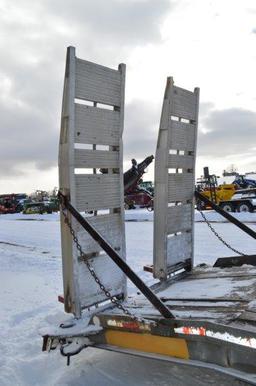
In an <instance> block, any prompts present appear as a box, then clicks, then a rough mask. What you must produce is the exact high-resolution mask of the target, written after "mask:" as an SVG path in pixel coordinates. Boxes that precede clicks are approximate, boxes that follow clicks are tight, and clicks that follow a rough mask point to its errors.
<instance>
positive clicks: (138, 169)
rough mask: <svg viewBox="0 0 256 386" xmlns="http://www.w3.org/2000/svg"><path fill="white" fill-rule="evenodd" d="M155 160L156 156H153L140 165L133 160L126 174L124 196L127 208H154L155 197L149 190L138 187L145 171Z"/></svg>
mask: <svg viewBox="0 0 256 386" xmlns="http://www.w3.org/2000/svg"><path fill="white" fill-rule="evenodd" d="M153 159H154V156H153V155H151V156H149V157H147V158H145V159H144V161H142V162H141V163H139V164H138V163H137V161H136V160H135V159H132V167H131V168H130V169H129V170H127V172H125V173H124V196H125V204H126V207H127V208H129V209H131V208H134V206H135V205H139V206H140V207H142V208H144V207H148V208H153V195H152V194H151V193H150V192H149V191H148V190H146V189H144V188H140V187H138V185H139V182H140V180H141V177H142V176H143V174H144V173H145V169H146V168H147V167H148V165H149V164H151V162H152V161H153Z"/></svg>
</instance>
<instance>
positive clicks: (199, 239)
mask: <svg viewBox="0 0 256 386" xmlns="http://www.w3.org/2000/svg"><path fill="white" fill-rule="evenodd" d="M207 216H208V218H209V220H211V221H213V223H212V224H213V226H214V228H215V229H216V230H217V231H218V232H219V233H220V234H221V236H223V237H224V239H225V240H226V241H228V242H229V243H231V245H232V246H233V247H234V248H236V249H238V250H241V252H244V253H248V254H255V250H256V241H255V240H253V239H252V238H250V237H249V236H247V235H246V234H244V233H242V232H241V231H240V230H239V229H237V228H236V227H235V226H234V225H232V224H229V223H227V222H225V221H223V219H222V218H221V216H219V215H216V214H215V213H213V212H208V213H207ZM236 216H238V217H239V218H240V219H242V221H244V222H248V223H249V224H248V225H249V226H250V227H252V228H253V229H255V230H256V213H248V214H244V213H241V214H239V213H238V214H236ZM58 219H59V218H58V214H52V215H46V214H45V215H32V216H28V215H22V214H18V215H0V265H1V271H0V282H1V291H0V307H1V317H0V385H1V386H11V385H12V386H13V385H17V386H19V385H20V386H25V385H72V386H75V385H88V386H94V385H95V386H96V385H97V386H110V385H111V386H112V385H113V386H119V385H120V386H121V385H124V384H125V385H128V386H130V385H147V386H150V385H160V386H161V385H175V386H179V385H183V384H184V383H183V382H182V379H181V375H180V373H179V372H178V369H176V368H171V367H170V365H169V364H168V363H162V362H159V361H157V360H151V359H150V360H149V359H143V358H135V357H132V356H127V355H123V354H117V353H111V352H104V351H100V350H96V349H87V350H84V351H83V352H82V353H80V354H79V355H78V356H77V357H74V358H72V360H71V365H70V367H66V365H65V359H64V358H63V357H61V356H60V354H59V352H51V353H50V354H46V353H42V352H41V344H42V339H41V337H40V336H39V333H38V330H39V328H40V327H42V326H43V325H44V324H45V323H46V322H50V323H56V324H58V323H59V322H60V321H61V320H63V319H65V318H66V315H65V314H64V312H63V306H62V304H60V303H58V302H57V296H58V294H61V293H62V277H61V258H60V235H59V221H58ZM152 219H153V213H150V212H148V211H146V210H136V211H128V212H127V213H126V220H127V221H126V238H127V260H128V263H129V264H131V266H132V267H133V268H134V269H135V271H136V272H137V273H138V274H139V275H140V276H141V277H143V278H144V280H145V281H146V282H148V283H149V282H151V281H152V276H151V274H149V273H145V272H144V271H143V266H144V265H145V264H150V263H152V246H153V241H152V233H153V222H152ZM232 254H233V253H232V252H231V251H229V250H228V249H227V248H226V247H225V246H224V245H222V244H221V243H220V242H219V241H218V240H217V239H216V238H215V237H214V236H213V234H212V233H211V231H210V230H209V228H208V227H207V225H206V224H204V223H203V222H201V218H200V214H199V213H196V225H195V255H196V264H199V263H202V262H206V263H207V264H212V263H214V261H215V260H216V258H217V257H221V256H231V255H232ZM129 286H130V284H129ZM130 288H131V286H130ZM131 290H132V288H131ZM193 382H194V383H193ZM190 384H191V385H204V384H205V383H204V381H203V380H202V379H200V378H197V377H196V376H195V377H193V380H191V383H190Z"/></svg>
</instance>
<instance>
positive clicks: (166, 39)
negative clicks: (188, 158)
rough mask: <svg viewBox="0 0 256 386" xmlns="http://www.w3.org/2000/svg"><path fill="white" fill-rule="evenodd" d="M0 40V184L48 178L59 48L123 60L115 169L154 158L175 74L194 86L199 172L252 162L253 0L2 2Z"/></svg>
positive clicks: (16, 185)
mask: <svg viewBox="0 0 256 386" xmlns="http://www.w3.org/2000/svg"><path fill="white" fill-rule="evenodd" d="M0 45H1V60H0V87H1V92H0V98H1V101H0V109H1V111H0V130H1V141H0V164H1V168H0V192H10V191H13V192H18V191H25V192H31V191H32V190H35V189H46V190H48V189H51V188H53V187H54V186H56V185H57V184H58V177H57V154H58V136H59V122H60V109H61V97H62V87H63V74H64V64H65V54H66V47H67V46H69V45H73V46H75V47H76V53H77V56H78V57H81V58H83V59H87V60H90V61H94V62H98V63H100V64H103V65H106V66H110V67H113V68H117V66H118V64H119V63H121V62H123V63H126V65H127V74H126V113H125V135H124V150H125V168H127V167H128V166H129V162H130V161H129V160H130V159H131V158H137V159H138V160H141V159H142V158H144V157H146V156H148V155H150V154H154V152H155V146H156V139H157V133H158V127H159V118H160V112H161V104H162V98H163V91H164V87H165V80H166V77H167V76H173V77H174V80H175V84H176V85H178V86H181V87H184V88H188V89H191V90H193V89H194V87H200V89H201V92H200V93H201V96H200V125H199V136H198V158H197V174H198V175H200V174H201V172H202V168H203V166H206V165H208V166H210V171H211V172H212V173H217V174H220V173H221V172H222V170H223V169H224V168H226V167H228V166H229V165H230V164H235V165H236V166H237V167H238V170H239V171H240V172H245V171H251V170H256V155H255V150H256V75H255V74H256V50H255V47H256V3H255V0H237V1H234V0H212V1H211V0H105V1H104V0H41V1H39V0H38V1H33V0H12V1H10V0H0ZM147 177H148V178H152V168H151V169H150V170H149V173H148V176H147Z"/></svg>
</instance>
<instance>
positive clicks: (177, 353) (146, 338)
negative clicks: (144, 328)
mask: <svg viewBox="0 0 256 386" xmlns="http://www.w3.org/2000/svg"><path fill="white" fill-rule="evenodd" d="M105 338H106V342H107V343H108V344H110V345H113V346H118V347H123V348H129V349H133V350H137V351H142V352H150V353H155V354H162V355H168V356H172V357H176V358H182V359H189V352H188V347H187V342H186V340H185V339H180V338H170V337H163V336H157V335H151V334H136V333H133V332H123V331H114V330H108V331H106V333H105Z"/></svg>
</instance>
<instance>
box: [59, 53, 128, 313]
mask: <svg viewBox="0 0 256 386" xmlns="http://www.w3.org/2000/svg"><path fill="white" fill-rule="evenodd" d="M124 86H125V65H124V64H120V65H119V67H118V70H113V69H110V68H107V67H104V66H101V65H98V64H95V63H91V62H88V61H85V60H81V59H79V58H77V57H76V56H75V48H74V47H69V48H68V50H67V58H66V71H65V79H64V93H63V105H62V117H61V135H60V145H59V186H60V191H61V193H62V194H64V195H66V196H67V197H69V199H70V202H71V204H72V205H73V206H74V207H75V208H76V209H77V210H78V211H80V212H82V213H83V214H84V215H86V216H87V218H88V219H89V221H90V223H91V224H92V225H93V226H94V227H95V229H96V230H98V231H99V232H100V233H101V234H102V236H103V237H104V238H105V239H106V240H107V241H108V242H109V243H110V244H111V246H112V247H113V248H114V249H115V250H116V251H118V253H119V255H121V257H122V258H123V259H125V230H124V208H123V207H124V205H123V196H124V195H123V166H122V164H123V152H122V133H123V120H124ZM101 169H104V174H103V173H102V170H101ZM68 216H69V220H70V222H71V224H72V227H73V229H74V230H75V233H76V234H77V237H78V240H79V242H80V244H81V246H82V248H83V251H84V252H85V254H86V256H87V257H89V258H90V263H91V265H92V266H93V267H94V268H95V271H96V272H97V275H98V277H99V278H100V280H101V281H102V282H103V284H104V285H105V287H106V288H107V289H108V291H110V293H111V295H120V296H124V295H125V294H126V278H125V276H124V274H123V273H122V272H121V271H120V270H119V268H118V267H117V266H116V265H115V264H114V263H113V262H112V261H111V259H110V258H109V257H108V256H107V255H106V254H105V253H103V251H102V250H101V248H100V246H99V245H98V244H97V243H96V242H95V241H94V240H93V239H92V238H91V237H90V236H89V235H88V234H87V233H86V232H84V231H83V229H82V228H81V226H80V225H79V224H78V223H77V222H76V221H75V220H74V219H73V218H71V216H70V214H68ZM61 242H62V256H63V280H64V301H65V310H66V311H67V312H72V313H74V314H75V315H76V316H77V317H79V316H80V315H81V310H82V309H83V308H85V307H88V306H90V305H93V304H96V303H99V302H102V301H104V300H105V295H104V294H103V293H102V291H101V290H100V288H99V286H98V285H97V283H95V281H94V279H93V278H92V276H91V274H90V273H89V271H88V269H87V267H86V265H85V264H84V262H83V261H81V259H80V257H79V254H78V252H77V249H76V247H75V245H74V243H73V241H72V236H71V234H70V230H69V229H68V227H67V226H66V224H65V223H64V217H63V215H61Z"/></svg>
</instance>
